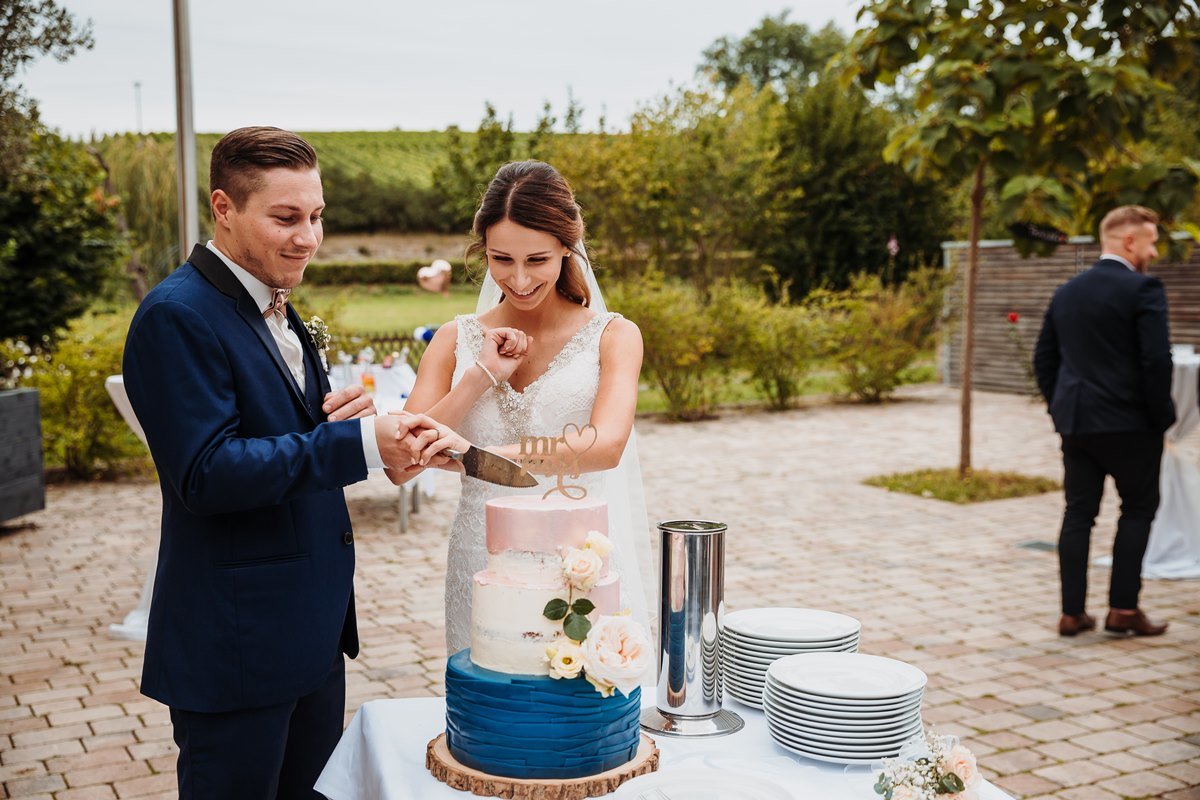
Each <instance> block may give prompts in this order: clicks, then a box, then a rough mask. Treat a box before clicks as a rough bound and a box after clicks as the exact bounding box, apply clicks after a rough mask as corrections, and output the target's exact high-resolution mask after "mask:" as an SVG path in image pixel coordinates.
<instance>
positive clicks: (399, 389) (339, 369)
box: [329, 363, 417, 414]
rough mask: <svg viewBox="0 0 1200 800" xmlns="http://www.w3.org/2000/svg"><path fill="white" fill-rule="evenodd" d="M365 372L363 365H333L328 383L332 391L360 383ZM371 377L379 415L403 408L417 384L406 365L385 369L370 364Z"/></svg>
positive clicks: (415, 375)
mask: <svg viewBox="0 0 1200 800" xmlns="http://www.w3.org/2000/svg"><path fill="white" fill-rule="evenodd" d="M366 370H367V368H366V366H364V365H363V364H333V365H331V366H330V368H329V383H330V385H331V386H333V388H334V389H341V388H342V387H344V386H347V385H348V384H351V383H362V377H363V373H364V372H366ZM371 375H372V376H373V377H374V378H375V408H377V409H378V410H379V413H380V414H386V413H388V412H389V411H399V410H400V409H402V408H404V401H405V400H406V399H408V395H409V392H411V391H412V388H413V385H414V384H416V382H417V373H415V372H413V368H412V367H410V366H409V365H408V364H406V363H402V364H398V365H396V366H392V367H388V368H387V369H384V368H383V367H381V366H380V365H378V364H372V365H371Z"/></svg>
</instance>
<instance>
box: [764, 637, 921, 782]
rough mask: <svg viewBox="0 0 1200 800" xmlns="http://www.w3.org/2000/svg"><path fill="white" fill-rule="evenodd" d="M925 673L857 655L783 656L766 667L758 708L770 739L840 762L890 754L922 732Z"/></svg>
mask: <svg viewBox="0 0 1200 800" xmlns="http://www.w3.org/2000/svg"><path fill="white" fill-rule="evenodd" d="M926 680H927V679H926V677H925V673H924V672H922V671H921V670H919V669H917V668H916V667H914V666H912V665H911V664H905V663H904V662H903V661H896V660H895V659H892V658H884V657H882V656H869V655H864V654H862V653H812V654H808V655H802V656H789V657H787V658H782V659H780V660H778V661H776V662H775V663H773V664H772V665H771V667H770V669H768V670H767V684H766V689H765V690H764V691H763V708H764V710H765V711H766V716H767V727H769V728H770V729H771V736H772V737H774V739H775V741H776V742H778V743H779V744H781V745H782V746H784V747H786V748H787V749H788V750H791V751H793V752H795V753H800V754H801V755H804V756H808V757H809V758H815V759H817V760H819V761H832V762H836V763H839V764H867V763H870V762H872V761H876V760H878V759H881V758H895V757H896V756H897V755H899V754H900V747H901V745H903V744H904V743H905V742H906V741H908V740H909V739H910V738H912V737H913V736H916V735H919V734H920V733H921V696H922V695H923V694H924V692H925V683H926Z"/></svg>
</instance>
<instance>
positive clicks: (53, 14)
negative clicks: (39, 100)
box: [0, 0, 93, 173]
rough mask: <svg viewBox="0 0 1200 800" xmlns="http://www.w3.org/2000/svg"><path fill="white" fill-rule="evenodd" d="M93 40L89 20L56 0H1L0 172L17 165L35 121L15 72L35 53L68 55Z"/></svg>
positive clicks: (62, 57)
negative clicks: (74, 14)
mask: <svg viewBox="0 0 1200 800" xmlns="http://www.w3.org/2000/svg"><path fill="white" fill-rule="evenodd" d="M92 44H93V40H92V31H91V23H90V22H87V23H85V24H84V25H82V26H80V25H79V24H78V22H76V20H75V18H74V17H72V16H71V15H70V14H69V13H67V11H66V10H65V9H62V8H59V7H58V4H57V3H55V2H54V0H0V173H11V172H12V171H14V170H16V169H17V168H18V167H19V165H20V161H21V156H22V154H23V153H24V150H25V147H26V144H27V142H28V141H29V138H30V136H31V135H32V134H33V132H34V130H35V129H36V127H37V104H36V103H34V101H33V100H31V99H30V98H28V97H26V96H25V93H24V89H23V88H22V87H21V85H20V84H19V83H17V82H16V78H17V75H18V73H19V72H20V71H21V70H22V69H23V68H24V67H25V66H26V65H27V64H29V63H30V62H31V61H33V60H34V59H36V58H37V57H39V56H43V55H49V56H52V57H54V58H55V59H57V60H59V61H66V60H67V59H68V58H70V57H71V56H72V55H73V54H74V53H75V51H76V49H78V48H80V47H83V48H85V49H86V48H91V46H92Z"/></svg>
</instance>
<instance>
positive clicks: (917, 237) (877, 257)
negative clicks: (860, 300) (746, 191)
mask: <svg viewBox="0 0 1200 800" xmlns="http://www.w3.org/2000/svg"><path fill="white" fill-rule="evenodd" d="M896 122H897V118H896V116H895V114H893V113H892V112H890V111H888V110H887V109H884V108H882V107H879V106H875V105H872V104H871V103H870V101H869V100H868V99H867V98H866V96H865V95H864V94H863V92H862V91H860V90H859V89H858V88H857V87H853V86H852V87H849V88H843V87H841V86H839V85H838V82H837V81H836V80H835V79H834V78H832V77H822V78H821V79H820V80H818V81H817V83H815V84H814V85H812V86H810V87H806V88H804V89H802V90H799V91H794V92H791V93H789V95H788V99H787V102H786V104H785V106H784V109H783V113H782V118H781V121H780V124H779V148H778V150H779V157H778V159H777V160H776V161H775V162H774V163H773V164H772V176H773V177H772V179H773V181H774V182H775V184H776V185H777V186H778V187H779V188H778V190H777V191H776V192H774V196H775V198H776V200H775V203H774V216H775V218H776V223H777V230H776V231H774V232H771V233H769V234H767V235H765V236H764V238H763V240H762V242H761V255H762V256H763V257H764V258H766V259H767V260H768V261H769V262H771V263H772V264H774V265H775V267H776V269H778V270H779V272H780V274H781V275H782V276H783V277H784V278H786V279H788V280H790V281H791V291H792V293H793V296H794V297H796V298H797V299H799V298H800V297H803V296H804V295H805V294H807V293H808V291H809V290H811V289H813V288H816V287H817V286H828V287H830V288H844V287H846V286H848V285H849V283H850V279H851V277H852V276H853V275H854V274H856V273H858V272H860V271H864V270H865V271H867V272H870V273H872V274H883V273H885V272H886V273H887V275H886V277H887V279H888V280H899V279H902V278H903V277H904V275H905V274H906V273H907V272H908V270H909V269H912V268H914V267H919V266H922V265H925V264H930V263H933V262H934V261H935V260H936V259H937V258H938V256H939V255H940V243H941V242H942V241H943V240H944V238H945V234H946V231H947V230H948V228H949V218H950V205H949V197H948V191H947V188H946V187H945V186H944V185H943V184H942V183H941V182H939V181H936V180H929V179H925V180H916V179H914V178H913V177H911V176H910V175H909V174H908V173H906V172H905V171H904V170H903V169H901V168H900V167H899V166H897V165H895V164H889V163H886V162H885V161H884V160H883V157H882V155H881V154H882V152H883V148H884V146H885V145H886V144H887V139H888V134H889V132H890V131H891V129H892V127H893V126H894V125H895V124H896ZM892 236H895V237H896V241H897V244H898V245H899V248H900V250H899V253H898V254H897V255H895V256H893V255H892V254H890V253H889V251H888V241H889V239H890V238H891V237H892Z"/></svg>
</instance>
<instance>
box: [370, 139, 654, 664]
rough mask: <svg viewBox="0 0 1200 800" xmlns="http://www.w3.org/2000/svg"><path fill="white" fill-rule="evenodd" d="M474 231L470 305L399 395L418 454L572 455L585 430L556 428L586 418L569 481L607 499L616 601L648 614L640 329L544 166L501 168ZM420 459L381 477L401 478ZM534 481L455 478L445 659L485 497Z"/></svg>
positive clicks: (467, 617) (460, 612)
mask: <svg viewBox="0 0 1200 800" xmlns="http://www.w3.org/2000/svg"><path fill="white" fill-rule="evenodd" d="M472 231H473V233H474V237H475V241H474V242H473V243H472V244H471V246H470V248H469V249H468V250H467V257H468V258H471V257H472V256H476V255H479V254H481V253H482V254H483V255H484V258H485V260H486V263H487V270H488V274H487V278H486V279H485V281H484V284H483V288H482V290H481V292H480V297H479V303H478V307H477V309H476V313H475V314H468V315H463V316H459V317H457V318H456V319H455V320H454V321H453V322H451V323H448V324H446V325H443V326H442V327H440V328H439V329H438V331H437V333H436V335H435V336H434V337H433V341H431V342H430V343H429V348H428V349H427V350H426V351H425V354H424V355H423V356H422V358H421V366H420V369H419V371H418V373H417V381H416V385H415V386H414V387H413V390H412V392H411V393H410V395H409V398H408V402H407V403H406V404H405V411H406V412H412V413H414V414H418V415H422V416H423V421H422V423H421V424H423V425H424V427H426V428H431V429H433V430H436V432H437V436H438V438H437V440H436V441H435V442H434V443H433V444H431V445H430V446H429V447H428V448H427V449H426V450H425V452H424V454H423V455H422V459H421V464H422V465H423V466H441V467H445V468H448V469H453V468H458V465H457V463H456V462H452V461H448V459H446V458H445V456H439V455H437V454H438V453H440V451H441V450H443V449H446V448H448V447H450V448H454V449H458V450H464V451H465V450H466V449H467V447H469V446H470V443H472V442H474V443H476V444H477V445H478V446H480V447H484V448H486V449H488V450H491V451H492V452H495V453H499V454H501V455H504V456H507V457H509V458H513V459H515V458H516V457H517V456H518V453H519V449H520V445H519V444H518V443H519V441H520V439H521V438H522V437H529V436H545V437H558V436H560V435H565V436H566V440H567V444H568V445H575V448H573V449H575V450H577V451H578V450H580V449H583V447H584V446H586V442H584V441H583V434H582V433H579V432H575V431H572V432H570V433H566V434H564V426H566V425H567V424H568V423H573V424H574V425H576V426H580V427H582V426H584V425H585V424H588V423H590V424H591V425H592V426H593V427H594V428H595V432H596V438H595V444H594V445H593V446H592V447H590V448H589V449H587V450H586V452H584V453H583V455H582V456H581V457H580V459H579V469H580V471H581V472H582V473H583V474H582V475H581V478H580V479H579V481H578V483H580V484H582V485H583V486H584V487H585V488H586V489H587V491H588V495H589V496H591V497H600V498H602V499H604V500H606V501H607V503H608V507H609V536H610V538H611V539H612V541H613V544H614V557H613V566H614V568H615V569H618V570H620V571H621V600H622V605H623V606H624V607H627V608H629V609H630V610H631V611H632V612H633V615H634V618H635V619H637V620H639V621H640V622H643V623H645V624H649V622H650V620H649V615H648V609H649V608H651V607H652V606H651V605H650V604H649V603H648V602H647V594H646V591H645V589H644V588H643V586H644V583H650V582H651V581H650V580H649V579H650V569H649V564H650V555H649V554H650V546H649V535H648V533H649V529H648V526H647V520H646V511H645V503H644V499H643V497H642V487H641V475H640V471H639V469H638V464H637V453H636V444H635V442H634V439H633V416H634V410H635V408H636V406H637V385H638V374H639V372H640V370H641V364H642V336H641V332H640V331H639V330H638V328H637V326H636V325H634V324H633V323H632V322H630V321H629V320H627V319H625V318H623V317H622V316H621V315H620V314H616V313H613V312H609V311H607V310H606V308H605V306H604V301H603V298H602V297H601V295H600V289H599V286H598V284H597V283H596V279H595V275H594V273H593V271H592V267H591V264H590V263H589V262H588V258H587V251H586V249H585V247H584V245H583V237H584V224H583V217H582V215H581V213H580V210H579V206H578V205H577V204H576V202H575V197H574V194H573V193H572V191H571V187H570V185H569V184H568V183H567V181H566V180H565V179H564V178H563V177H562V175H560V174H559V173H558V172H557V170H555V169H554V168H553V167H551V166H550V165H549V164H544V163H542V162H539V161H522V162H514V163H510V164H506V165H504V166H503V167H501V168H500V170H499V171H498V172H497V173H496V176H495V177H494V178H493V179H492V182H491V183H490V184H489V185H488V187H487V190H486V191H485V192H484V195H483V199H482V201H481V202H480V206H479V209H478V211H476V213H475V221H474V225H473V226H472ZM587 441H591V436H590V432H589V435H588V437H587ZM421 468H422V467H413V468H410V469H408V470H406V471H403V472H389V476H390V477H391V479H392V480H393V481H394V482H396V483H402V482H404V481H407V480H410V479H411V478H412V477H414V476H415V475H416V474H417V473H418V472H419V471H420V470H421ZM539 480H540V482H541V484H542V485H540V486H538V487H534V488H532V489H513V488H509V487H502V486H496V485H494V484H490V483H484V482H482V481H479V480H476V479H474V478H470V477H467V476H466V475H464V476H463V477H462V495H461V498H460V500H459V504H458V511H457V513H456V514H455V517H454V523H453V525H452V527H451V530H450V544H449V553H448V559H447V571H446V651H447V654H448V655H453V654H454V653H457V652H458V651H460V650H463V649H465V648H467V647H470V644H471V585H472V583H471V578H472V576H473V575H474V574H475V573H476V572H477V571H479V570H482V569H484V567H485V566H486V560H487V548H486V546H485V542H484V504H485V503H486V502H487V501H488V500H490V499H492V498H494V497H499V496H502V495H505V494H518V493H521V494H525V493H534V494H539V495H540V494H543V493H545V491H546V490H547V489H548V488H549V486H550V483H549V480H552V479H546V478H545V477H542V478H540V479H539ZM644 579H645V580H644Z"/></svg>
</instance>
